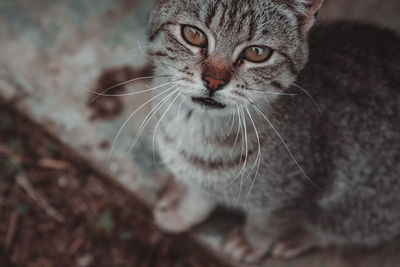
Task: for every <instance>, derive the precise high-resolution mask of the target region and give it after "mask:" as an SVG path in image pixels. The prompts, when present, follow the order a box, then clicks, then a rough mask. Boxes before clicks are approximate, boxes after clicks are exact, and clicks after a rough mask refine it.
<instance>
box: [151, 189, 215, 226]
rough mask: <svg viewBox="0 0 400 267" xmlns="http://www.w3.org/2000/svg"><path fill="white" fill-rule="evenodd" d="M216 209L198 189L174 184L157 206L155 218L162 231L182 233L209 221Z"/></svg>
mask: <svg viewBox="0 0 400 267" xmlns="http://www.w3.org/2000/svg"><path fill="white" fill-rule="evenodd" d="M214 207H215V204H214V203H213V202H211V201H210V200H208V199H206V198H205V197H204V196H203V195H202V194H201V192H200V191H198V190H197V189H196V188H193V187H189V186H186V185H183V184H178V183H173V184H170V185H169V186H168V188H167V190H166V191H165V192H164V193H163V194H162V196H161V198H160V199H159V200H158V202H157V204H156V205H155V207H154V210H153V217H154V220H155V223H156V224H157V225H158V227H160V228H161V229H162V230H164V231H167V232H170V233H182V232H185V231H187V230H190V229H191V228H192V227H194V226H196V225H197V224H200V223H201V222H203V221H204V220H205V219H207V217H208V215H209V214H210V213H211V211H212V210H213V209H214Z"/></svg>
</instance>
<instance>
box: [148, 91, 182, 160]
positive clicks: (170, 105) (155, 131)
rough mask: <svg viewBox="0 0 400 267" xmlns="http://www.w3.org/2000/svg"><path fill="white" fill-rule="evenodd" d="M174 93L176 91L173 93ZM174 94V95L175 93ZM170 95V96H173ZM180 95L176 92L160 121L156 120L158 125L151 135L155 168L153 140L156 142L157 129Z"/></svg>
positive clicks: (154, 158)
mask: <svg viewBox="0 0 400 267" xmlns="http://www.w3.org/2000/svg"><path fill="white" fill-rule="evenodd" d="M175 92H176V91H175ZM175 92H174V93H175ZM174 93H172V94H171V97H172V95H173V94H174ZM181 94H182V92H178V94H177V95H176V97H175V98H174V99H173V100H172V102H171V104H169V106H168V107H167V109H166V110H165V111H164V113H163V115H162V116H161V117H160V119H159V120H158V123H157V125H156V128H155V129H154V133H153V160H154V164H155V166H157V162H156V152H155V142H156V141H155V140H156V133H157V129H158V127H159V126H160V123H161V122H162V120H163V119H164V118H165V116H166V115H167V113H168V111H169V110H170V109H171V107H172V105H173V104H174V103H175V101H176V99H178V97H179V96H180V95H181Z"/></svg>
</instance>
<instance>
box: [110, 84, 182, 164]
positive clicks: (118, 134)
mask: <svg viewBox="0 0 400 267" xmlns="http://www.w3.org/2000/svg"><path fill="white" fill-rule="evenodd" d="M176 87H177V86H176V85H174V86H172V87H171V88H168V89H166V90H165V91H163V92H161V93H159V94H158V95H156V96H154V97H152V98H151V99H149V100H148V101H146V102H145V103H143V104H142V105H141V106H140V107H139V108H137V109H136V110H135V111H134V112H132V113H131V115H129V117H128V118H127V119H126V120H125V122H124V123H123V124H122V126H121V127H120V129H119V130H118V133H117V135H116V136H115V138H114V141H113V144H112V146H111V150H110V152H109V154H108V157H107V162H108V161H110V159H111V156H112V154H113V152H114V149H115V146H116V144H117V140H118V138H119V137H120V135H121V134H122V131H123V130H124V128H125V127H126V125H127V124H128V122H129V121H130V120H131V119H132V118H133V117H134V116H135V115H136V114H137V113H138V112H139V111H140V110H141V109H142V108H144V107H145V106H146V105H147V104H149V103H150V102H151V101H153V100H154V99H157V98H158V97H159V96H162V95H163V94H165V93H167V92H169V91H171V90H175V88H176Z"/></svg>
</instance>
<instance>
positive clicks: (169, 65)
mask: <svg viewBox="0 0 400 267" xmlns="http://www.w3.org/2000/svg"><path fill="white" fill-rule="evenodd" d="M137 43H138V45H139V49H140V52H141V53H142V54H143V56H144V57H145V58H147V59H149V60H152V61H154V62H157V63H160V64H162V65H165V66H168V67H171V68H173V69H175V70H178V71H180V72H184V71H183V70H181V69H179V68H178V67H175V66H173V65H171V64H168V63H165V62H163V61H160V60H156V59H154V58H153V57H152V56H150V55H148V54H146V53H145V52H144V51H143V49H142V45H141V44H140V42H139V41H138V42H137Z"/></svg>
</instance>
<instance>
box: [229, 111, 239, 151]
mask: <svg viewBox="0 0 400 267" xmlns="http://www.w3.org/2000/svg"><path fill="white" fill-rule="evenodd" d="M237 112H239V107H237ZM240 127H241V125H240V117H239V115H238V129H237V133H236V138H235V142H234V144H233V147H232V151H231V156H232V155H233V152H234V151H235V148H236V144H237V142H238V140H239V134H240Z"/></svg>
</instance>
